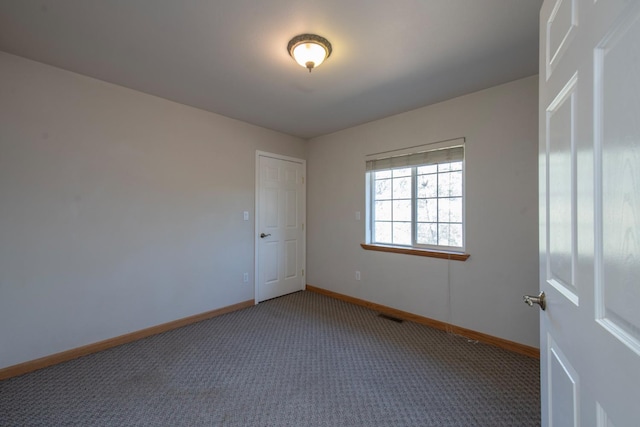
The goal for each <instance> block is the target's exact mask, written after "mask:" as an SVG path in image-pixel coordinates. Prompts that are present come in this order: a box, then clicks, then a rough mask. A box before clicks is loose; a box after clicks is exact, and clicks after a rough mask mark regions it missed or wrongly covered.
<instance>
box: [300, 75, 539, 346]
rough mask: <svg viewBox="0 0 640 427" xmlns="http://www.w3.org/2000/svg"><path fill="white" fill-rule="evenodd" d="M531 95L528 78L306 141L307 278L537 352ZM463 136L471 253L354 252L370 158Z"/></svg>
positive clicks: (361, 234)
mask: <svg viewBox="0 0 640 427" xmlns="http://www.w3.org/2000/svg"><path fill="white" fill-rule="evenodd" d="M537 91H538V86H537V77H536V76H534V77H529V78H526V79H522V80H518V81H515V82H511V83H508V84H505V85H501V86H497V87H494V88H491V89H487V90H484V91H481V92H477V93H473V94H470V95H467V96H463V97H460V98H456V99H453V100H449V101H446V102H442V103H439V104H435V105H432V106H428V107H424V108H420V109H417V110H414V111H410V112H407V113H404V114H400V115H396V116H392V117H388V118H385V119H382V120H378V121H375V122H371V123H368V124H365V125H362V126H357V127H354V128H350V129H347V130H344V131H341V132H337V133H334V134H331V135H327V136H323V137H319V138H315V139H313V140H311V141H310V142H309V146H308V169H307V171H308V172H307V174H308V189H307V191H308V205H307V217H308V223H309V227H308V231H307V242H308V247H307V268H308V275H307V283H309V284H312V285H315V286H319V287H322V288H325V289H329V290H332V291H335V292H339V293H343V294H347V295H350V296H354V297H357V298H361V299H364V300H368V301H373V302H376V303H379V304H383V305H387V306H391V307H394V308H397V309H400V310H404V311H408V312H411V313H415V314H419V315H422V316H426V317H429V318H433V319H437V320H441V321H444V322H448V323H453V324H455V325H458V326H462V327H465V328H469V329H473V330H476V331H479V332H484V333H487V334H490V335H493V336H497V337H501V338H505V339H508V340H512V341H515V342H519V343H522V344H526V345H531V346H536V347H537V346H538V342H539V340H538V312H537V310H533V309H529V308H528V307H527V306H525V305H524V304H523V303H522V295H523V294H527V293H528V294H531V293H536V292H537V289H538V287H539V285H538V243H537V242H538V234H537V233H538V219H537V200H538V199H537V197H538V192H537V143H538V133H537V128H538V116H537V105H538V104H537V99H538V98H537ZM458 137H465V138H466V151H465V156H466V245H467V252H468V253H470V254H471V257H470V258H469V260H467V261H466V262H459V261H447V260H440V259H433V258H424V257H416V256H408V255H398V254H390V253H380V252H371V251H364V250H363V249H361V248H360V243H361V242H363V241H364V239H365V221H364V212H365V155H367V154H371V153H377V152H382V151H387V150H394V149H401V148H404V147H411V146H415V145H420V144H425V143H429V142H435V141H441V140H447V139H451V138H458ZM357 211H360V212H362V218H363V219H362V220H361V221H357V220H356V217H355V212H357ZM356 270H358V271H360V272H361V273H362V280H361V281H356V280H355V271H356Z"/></svg>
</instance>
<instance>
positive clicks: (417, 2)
mask: <svg viewBox="0 0 640 427" xmlns="http://www.w3.org/2000/svg"><path fill="white" fill-rule="evenodd" d="M541 3H542V0H394V1H389V0H322V1H319V0H317V1H310V0H307V1H304V0H262V1H260V0H226V1H223V0H217V1H215V0H2V1H0V50H3V51H6V52H9V53H13V54H16V55H20V56H23V57H26V58H30V59H34V60H36V61H40V62H44V63H46V64H51V65H54V66H57V67H60V68H64V69H67V70H70V71H74V72H77V73H80V74H84V75H87V76H91V77H95V78H98V79H101V80H105V81H108V82H112V83H116V84H119V85H122V86H126V87H129V88H132V89H136V90H139V91H142V92H146V93H149V94H153V95H157V96H160V97H163V98H167V99H170V100H173V101H177V102H180V103H183V104H187V105H191V106H194V107H198V108H202V109H204V110H208V111H212V112H215V113H219V114H222V115H224V116H228V117H232V118H236V119H240V120H243V121H246V122H249V123H253V124H256V125H259V126H263V127H266V128H270V129H274V130H278V131H281V132H284V133H287V134H291V135H296V136H300V137H303V138H311V137H314V136H318V135H323V134H327V133H331V132H335V131H337V130H340V129H344V128H347V127H350V126H354V125H357V124H361V123H365V122H368V121H371V120H375V119H379V118H382V117H386V116H390V115H393V114H397V113H400V112H403V111H408V110H411V109H414V108H417V107H421V106H424V105H428V104H432V103H435V102H438V101H442V100H445V99H449V98H452V97H455V96H459V95H462V94H465V93H469V92H473V91H476V90H480V89H484V88H487V87H491V86H494V85H497V84H501V83H505V82H508V81H512V80H516V79H519V78H522V77H526V76H530V75H534V74H536V73H537V71H538V13H539V9H540V6H541ZM300 33H316V34H319V35H321V36H323V37H326V38H327V39H329V41H330V42H331V43H332V45H333V54H332V55H331V57H330V58H329V59H327V61H326V62H325V63H324V64H322V65H321V66H320V67H319V68H318V69H316V70H314V71H313V72H312V73H311V74H309V73H308V72H307V70H306V69H304V68H302V67H300V66H299V65H297V64H296V63H295V62H294V61H293V60H292V59H291V57H290V56H289V54H288V53H287V50H286V47H287V43H288V42H289V40H290V39H291V38H292V37H293V36H295V35H298V34H300Z"/></svg>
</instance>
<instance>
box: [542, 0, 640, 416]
mask: <svg viewBox="0 0 640 427" xmlns="http://www.w3.org/2000/svg"><path fill="white" fill-rule="evenodd" d="M539 119H540V156H539V165H540V288H541V290H542V291H544V292H545V294H546V303H547V306H546V311H541V312H540V356H541V360H540V362H541V383H542V425H543V426H602V427H604V426H618V427H623V426H640V1H635V0H634V1H628V0H627V1H625V0H546V1H545V2H544V4H543V6H542V10H541V14H540V116H539Z"/></svg>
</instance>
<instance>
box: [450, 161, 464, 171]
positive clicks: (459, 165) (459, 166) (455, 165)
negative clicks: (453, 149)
mask: <svg viewBox="0 0 640 427" xmlns="http://www.w3.org/2000/svg"><path fill="white" fill-rule="evenodd" d="M450 165H451V170H452V171H461V170H462V162H451V163H450Z"/></svg>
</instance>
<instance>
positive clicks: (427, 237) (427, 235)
mask: <svg viewBox="0 0 640 427" xmlns="http://www.w3.org/2000/svg"><path fill="white" fill-rule="evenodd" d="M416 239H417V243H419V244H421V245H437V244H438V226H437V224H425V223H423V222H420V223H418V235H417V236H416Z"/></svg>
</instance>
